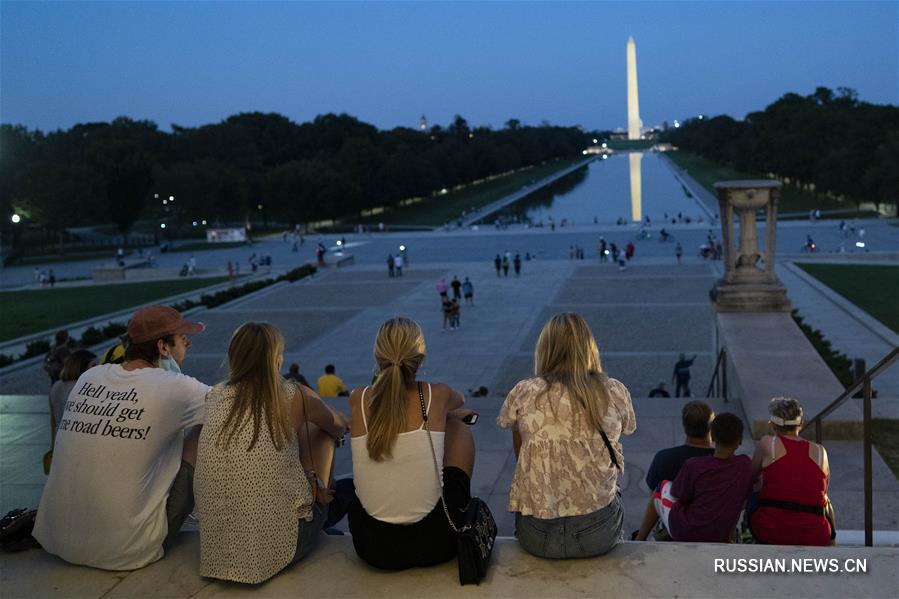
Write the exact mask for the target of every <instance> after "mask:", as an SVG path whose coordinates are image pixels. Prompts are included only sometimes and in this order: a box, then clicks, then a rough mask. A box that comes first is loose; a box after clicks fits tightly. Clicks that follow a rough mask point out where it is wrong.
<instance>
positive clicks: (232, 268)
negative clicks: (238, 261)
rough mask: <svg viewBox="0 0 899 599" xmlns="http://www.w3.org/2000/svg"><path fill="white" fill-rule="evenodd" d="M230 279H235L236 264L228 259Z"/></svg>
mask: <svg viewBox="0 0 899 599" xmlns="http://www.w3.org/2000/svg"><path fill="white" fill-rule="evenodd" d="M227 268H228V280H229V281H234V265H233V264H232V263H231V261H230V260H228V267H227Z"/></svg>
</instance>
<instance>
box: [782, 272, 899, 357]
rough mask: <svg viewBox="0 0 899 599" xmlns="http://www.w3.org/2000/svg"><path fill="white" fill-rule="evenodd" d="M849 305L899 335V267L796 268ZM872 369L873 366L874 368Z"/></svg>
mask: <svg viewBox="0 0 899 599" xmlns="http://www.w3.org/2000/svg"><path fill="white" fill-rule="evenodd" d="M796 266H798V267H799V268H801V269H802V270H804V271H805V272H807V273H808V274H810V275H812V276H813V277H815V278H816V279H818V280H819V281H821V282H822V283H824V284H825V285H827V286H828V287H830V288H831V289H833V290H834V291H836V292H837V293H839V294H840V295H842V296H843V297H845V298H846V299H848V300H849V301H850V302H852V303H853V304H855V305H856V306H858V307H859V308H861V309H862V310H864V311H865V312H867V313H868V314H870V315H871V316H873V317H874V318H876V319H877V320H879V321H880V322H882V323H883V324H885V325H886V326H888V327H889V328H891V329H892V330H893V331H895V332H897V333H899V304H897V302H896V298H897V297H899V266H893V265H889V264H883V265H881V264H865V265H859V264H796ZM872 366H873V364H872Z"/></svg>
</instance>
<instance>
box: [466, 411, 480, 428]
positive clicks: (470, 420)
mask: <svg viewBox="0 0 899 599" xmlns="http://www.w3.org/2000/svg"><path fill="white" fill-rule="evenodd" d="M462 422H464V423H465V424H467V425H469V426H471V425H473V424H477V422H478V415H477V414H475V413H474V412H472V413H471V414H469V415H468V416H466V417H464V418H463V419H462Z"/></svg>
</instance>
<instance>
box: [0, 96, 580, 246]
mask: <svg viewBox="0 0 899 599" xmlns="http://www.w3.org/2000/svg"><path fill="white" fill-rule="evenodd" d="M586 143H587V138H586V137H585V134H584V133H583V132H582V131H580V130H579V129H577V128H574V127H554V126H551V125H549V124H542V125H541V126H538V127H532V126H527V125H525V124H523V123H522V122H521V121H519V120H518V119H510V120H509V121H508V123H507V124H506V127H505V128H504V129H500V130H498V131H493V130H491V129H490V128H489V127H477V128H472V127H471V126H470V125H469V124H468V121H466V120H465V119H464V118H463V117H462V116H460V115H456V116H455V117H454V119H453V121H452V122H451V123H450V125H449V126H447V127H446V128H443V127H441V126H439V125H435V126H433V127H432V128H431V129H430V130H429V131H427V132H422V131H418V130H415V129H410V128H405V127H398V128H395V129H391V130H387V131H379V130H378V129H376V128H375V127H373V126H372V125H370V124H368V123H364V122H362V121H360V120H359V119H357V118H355V117H353V116H350V115H347V114H323V115H320V116H318V117H316V118H315V119H314V120H312V121H311V122H308V123H302V124H297V123H294V122H292V121H290V120H289V119H287V118H286V117H284V116H282V115H279V114H273V113H259V112H252V113H241V114H236V115H234V116H231V117H229V118H227V119H225V120H223V121H221V122H219V123H215V124H209V125H202V126H199V127H182V126H179V125H172V132H171V133H164V132H161V131H159V129H158V128H157V126H156V124H154V123H152V122H149V121H139V120H132V119H128V118H125V117H120V118H117V119H115V120H113V121H112V122H109V123H82V124H78V125H75V126H74V127H72V128H71V129H69V130H67V131H57V132H54V133H51V134H48V135H44V134H42V133H41V132H39V131H29V130H27V129H25V128H24V127H13V126H10V125H3V126H2V127H0V145H2V153H0V176H2V178H3V183H4V184H3V186H2V187H0V208H3V209H4V211H6V212H9V211H11V210H12V208H13V206H17V207H20V208H22V209H26V208H27V209H29V210H30V211H31V213H33V218H32V221H33V222H34V223H36V224H39V225H41V226H43V227H45V228H47V229H48V230H52V231H54V232H57V233H59V232H60V231H61V230H62V228H64V227H66V226H71V225H72V224H76V223H80V222H87V221H92V219H97V220H106V221H112V222H114V223H115V224H116V226H117V227H118V229H119V230H120V231H121V232H122V233H123V234H127V232H128V231H129V230H130V228H131V227H132V225H133V224H134V223H135V221H136V220H137V219H138V218H165V219H167V220H169V221H170V223H171V225H172V228H171V229H170V230H175V231H177V230H180V229H183V228H184V227H187V226H188V223H192V221H194V220H197V221H200V220H206V221H207V222H215V221H222V222H227V221H232V222H233V221H238V222H242V221H244V219H255V218H260V217H262V218H265V217H267V216H268V215H271V216H272V217H274V218H276V219H278V220H279V221H281V222H284V223H285V224H299V223H306V222H310V221H315V220H322V219H353V218H356V217H357V216H358V215H359V214H360V213H361V212H363V211H364V210H366V209H371V208H374V207H381V206H391V205H395V204H397V203H399V202H401V201H403V200H406V199H408V198H413V197H429V196H431V195H433V194H435V193H438V192H439V191H440V190H442V189H443V188H448V189H449V188H453V187H455V186H458V185H462V184H466V183H470V182H471V181H474V180H476V179H481V178H484V177H488V176H491V175H495V174H498V173H502V172H507V171H509V170H512V169H516V168H521V167H525V166H529V165H533V164H538V163H541V162H544V161H546V160H551V159H555V158H560V157H567V156H575V155H577V154H578V153H579V152H580V151H581V149H582V148H583V146H584V145H585V144H586ZM154 194H158V196H159V198H158V199H157V200H156V201H152V202H151V201H150V200H151V199H152V198H153V196H154ZM169 196H175V198H176V200H175V203H174V204H168V203H167V204H166V206H165V207H163V205H162V203H161V200H162V199H166V200H167V199H168V197H169ZM73 206H78V209H77V210H74V211H73V210H70V209H71V208H72V207H73ZM259 206H262V207H263V208H262V209H261V210H260V209H259ZM61 215H67V216H66V217H65V218H62V216H61ZM7 219H8V217H7ZM92 222H96V221H92Z"/></svg>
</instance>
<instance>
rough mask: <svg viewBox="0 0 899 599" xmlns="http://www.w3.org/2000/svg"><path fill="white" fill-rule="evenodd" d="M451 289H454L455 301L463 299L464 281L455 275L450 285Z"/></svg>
mask: <svg viewBox="0 0 899 599" xmlns="http://www.w3.org/2000/svg"><path fill="white" fill-rule="evenodd" d="M450 287H452V288H453V299H456V300H460V299H462V281H460V280H459V277H457V276H456V275H453V280H452V282H451V283H450Z"/></svg>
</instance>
